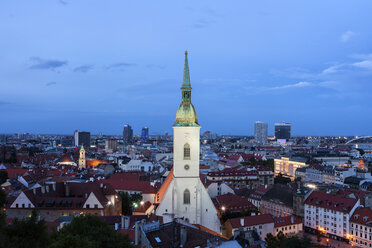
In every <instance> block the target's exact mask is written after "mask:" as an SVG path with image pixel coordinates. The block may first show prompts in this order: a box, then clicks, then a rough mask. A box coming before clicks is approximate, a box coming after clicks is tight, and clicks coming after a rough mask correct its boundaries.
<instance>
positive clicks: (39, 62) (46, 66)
mask: <svg viewBox="0 0 372 248" xmlns="http://www.w3.org/2000/svg"><path fill="white" fill-rule="evenodd" d="M30 60H31V63H32V65H31V66H30V67H29V68H30V69H33V70H54V69H57V68H60V67H62V66H66V65H67V61H66V60H56V59H42V58H39V57H31V58H30Z"/></svg>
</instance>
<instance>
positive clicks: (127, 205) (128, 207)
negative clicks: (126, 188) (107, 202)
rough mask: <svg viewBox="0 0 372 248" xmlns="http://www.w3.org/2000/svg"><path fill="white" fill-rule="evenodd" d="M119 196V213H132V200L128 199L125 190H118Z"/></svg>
mask: <svg viewBox="0 0 372 248" xmlns="http://www.w3.org/2000/svg"><path fill="white" fill-rule="evenodd" d="M119 195H120V197H121V213H122V214H123V215H131V214H132V202H131V200H130V196H129V194H128V193H127V192H120V193H119Z"/></svg>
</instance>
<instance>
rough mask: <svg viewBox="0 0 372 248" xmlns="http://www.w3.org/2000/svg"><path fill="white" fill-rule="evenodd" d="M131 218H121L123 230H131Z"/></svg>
mask: <svg viewBox="0 0 372 248" xmlns="http://www.w3.org/2000/svg"><path fill="white" fill-rule="evenodd" d="M129 220H130V218H129V216H121V228H122V229H129Z"/></svg>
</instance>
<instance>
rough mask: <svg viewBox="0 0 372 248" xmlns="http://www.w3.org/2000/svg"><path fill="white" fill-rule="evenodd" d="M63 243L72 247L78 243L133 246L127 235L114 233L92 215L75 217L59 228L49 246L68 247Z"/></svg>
mask: <svg viewBox="0 0 372 248" xmlns="http://www.w3.org/2000/svg"><path fill="white" fill-rule="evenodd" d="M66 236H68V237H66ZM79 239H80V240H79ZM88 241H89V242H88ZM63 244H71V245H73V246H72V247H74V246H75V247H81V246H80V245H82V247H86V248H88V247H97V248H98V247H99V248H119V247H120V248H126V247H128V248H132V247H134V246H132V245H131V243H130V240H129V238H128V236H127V235H122V234H120V233H116V232H115V231H114V229H113V228H112V227H110V226H109V225H107V224H106V222H104V221H103V220H101V219H100V218H99V217H98V216H94V215H81V216H78V217H75V218H74V219H73V220H72V222H71V223H70V224H68V225H65V226H64V227H63V228H62V229H61V230H59V232H58V233H56V234H55V237H54V241H53V242H52V244H51V247H55V248H58V247H69V246H63Z"/></svg>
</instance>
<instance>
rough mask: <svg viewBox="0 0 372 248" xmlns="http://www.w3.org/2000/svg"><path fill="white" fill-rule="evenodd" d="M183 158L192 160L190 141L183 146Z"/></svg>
mask: <svg viewBox="0 0 372 248" xmlns="http://www.w3.org/2000/svg"><path fill="white" fill-rule="evenodd" d="M183 159H184V160H190V145H189V144H188V143H186V144H185V145H184V146H183Z"/></svg>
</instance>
